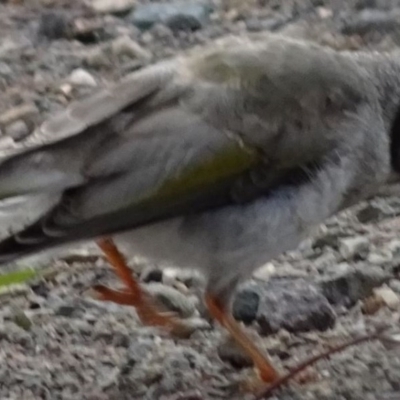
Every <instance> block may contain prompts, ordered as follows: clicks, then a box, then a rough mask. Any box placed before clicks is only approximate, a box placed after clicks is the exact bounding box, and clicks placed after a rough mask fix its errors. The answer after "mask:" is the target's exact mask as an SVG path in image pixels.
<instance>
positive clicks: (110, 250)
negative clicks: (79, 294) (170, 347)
mask: <svg viewBox="0 0 400 400" xmlns="http://www.w3.org/2000/svg"><path fill="white" fill-rule="evenodd" d="M97 244H98V246H99V247H100V249H101V250H102V251H103V253H104V254H105V256H106V258H107V260H108V262H109V263H110V264H111V266H112V267H113V268H114V270H115V272H116V274H117V275H118V277H119V278H120V279H121V281H122V282H123V283H124V285H125V286H126V288H125V289H124V290H121V291H117V290H112V289H110V288H108V287H106V286H103V285H97V286H95V287H93V289H94V290H95V292H96V294H97V298H99V299H101V300H105V301H111V302H114V303H117V304H123V305H131V306H133V307H135V309H136V311H137V314H138V316H139V318H140V319H141V321H142V322H143V323H144V324H145V325H150V326H159V327H163V328H164V329H166V330H168V331H169V332H171V333H172V334H175V335H177V336H188V335H190V333H191V332H192V331H193V328H190V327H189V326H188V325H186V324H185V323H184V322H183V321H181V320H180V319H179V318H178V317H176V316H175V314H173V313H168V312H162V311H160V310H159V308H158V305H157V304H156V301H155V300H154V298H152V297H151V296H150V295H149V294H148V293H147V292H146V291H145V290H144V289H143V288H142V287H141V286H140V284H139V282H137V281H136V280H135V279H134V278H133V276H132V274H131V271H130V269H129V267H128V266H127V263H126V261H125V259H124V257H123V255H122V254H121V253H120V251H119V250H118V248H117V246H116V245H115V243H114V242H113V241H112V240H111V239H108V238H106V239H100V240H98V241H97Z"/></svg>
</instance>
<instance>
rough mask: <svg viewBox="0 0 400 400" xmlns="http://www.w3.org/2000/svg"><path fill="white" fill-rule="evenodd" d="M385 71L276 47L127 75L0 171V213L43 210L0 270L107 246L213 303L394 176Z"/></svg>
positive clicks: (241, 41)
mask: <svg viewBox="0 0 400 400" xmlns="http://www.w3.org/2000/svg"><path fill="white" fill-rule="evenodd" d="M399 72H400V61H398V57H397V55H392V56H390V55H383V54H382V55H380V54H373V55H370V54H367V53H346V52H342V53H340V52H337V51H334V50H332V49H328V48H323V47H320V46H317V45H315V44H311V43H307V42H300V41H295V40H291V39H287V38H282V37H280V36H277V35H263V36H259V35H255V36H254V37H251V38H227V39H224V40H222V41H218V42H216V43H214V44H213V45H210V46H208V47H206V48H202V49H195V50H193V51H190V52H189V53H187V54H184V55H182V56H179V57H177V58H175V59H171V60H168V61H165V62H162V63H159V64H156V65H154V66H151V67H148V68H145V69H143V70H142V71H139V72H135V73H133V74H132V75H130V76H128V77H126V78H124V79H123V80H122V81H121V82H120V83H117V84H116V85H115V86H113V87H110V88H108V89H106V90H104V91H102V92H100V93H98V94H96V95H95V96H93V97H91V98H89V99H86V100H83V101H80V102H78V103H76V104H73V105H71V106H70V107H69V108H68V109H67V110H66V111H65V112H63V113H61V114H60V115H57V116H55V117H54V118H52V119H51V120H49V121H48V122H46V123H45V124H44V125H43V126H42V127H41V128H40V129H39V131H38V135H37V137H36V139H34V140H33V141H32V143H31V144H30V146H29V147H28V149H25V150H23V151H20V152H18V154H14V155H11V156H10V157H9V158H8V159H6V160H4V161H3V162H2V163H1V164H0V198H8V197H13V196H21V195H40V194H46V195H47V196H50V197H54V199H55V202H54V203H52V204H51V206H49V208H48V210H47V211H46V212H45V213H44V215H41V216H40V218H39V217H38V220H37V221H36V222H35V223H33V224H30V225H29V226H27V227H26V228H24V229H22V230H21V231H20V232H18V233H17V234H15V235H11V236H10V237H9V238H7V239H6V240H4V241H3V242H0V261H1V262H8V261H11V260H13V259H15V258H18V257H21V256H23V255H26V254H30V253H32V252H36V251H39V250H43V249H47V248H50V247H53V246H56V245H59V244H64V243H70V242H74V241H77V240H83V239H90V238H95V237H98V236H102V235H110V234H116V237H117V239H118V240H119V241H120V242H125V243H128V244H129V246H128V247H129V248H130V250H131V251H134V252H135V253H137V254H141V255H144V256H146V257H150V258H154V259H156V260H161V261H167V262H170V263H173V264H175V265H177V266H182V267H184V266H189V267H192V268H198V269H200V270H202V271H203V272H205V273H206V274H207V275H208V277H209V282H210V290H214V291H216V292H218V293H219V295H220V296H222V297H226V299H227V300H228V299H229V295H230V293H231V291H232V289H233V287H234V286H235V285H236V284H237V283H238V282H239V281H240V280H241V279H243V278H245V277H246V276H247V275H249V274H250V273H251V272H252V271H253V270H254V269H255V268H257V267H258V266H260V265H261V264H263V263H265V262H267V261H268V260H270V259H271V258H273V257H275V256H277V255H278V254H279V253H280V252H283V251H286V250H289V249H292V248H293V247H295V246H297V245H298V243H299V242H300V241H301V240H302V239H303V238H304V237H305V236H307V235H308V234H310V232H311V231H312V229H313V228H314V227H315V226H317V225H318V224H320V223H321V222H323V221H324V220H325V219H326V218H328V217H329V216H331V215H332V214H334V213H336V212H338V211H340V210H342V209H343V208H346V207H348V206H350V205H352V204H354V203H355V202H357V201H359V200H361V199H365V198H368V197H369V196H372V195H374V194H375V193H377V191H378V190H379V188H381V187H382V185H385V184H386V183H387V182H388V180H389V177H392V176H393V173H395V174H397V173H398V171H397V169H396V165H400V163H399V164H396V162H397V161H396V160H394V156H393V155H395V154H398V149H397V147H398V148H400V145H399V140H397V139H396V138H397V137H398V136H400V135H398V133H397V129H398V128H397V129H395V121H396V116H397V115H398V111H399V103H400V74H399ZM43 137H44V138H46V140H43ZM396 146H397V147H396ZM394 147H396V149H395V150H396V151H394ZM122 232H124V233H123V234H122Z"/></svg>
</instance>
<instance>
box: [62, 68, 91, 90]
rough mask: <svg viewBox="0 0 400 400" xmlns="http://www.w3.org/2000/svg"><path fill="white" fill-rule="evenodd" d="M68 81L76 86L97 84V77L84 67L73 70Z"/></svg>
mask: <svg viewBox="0 0 400 400" xmlns="http://www.w3.org/2000/svg"><path fill="white" fill-rule="evenodd" d="M67 81H68V82H69V83H70V84H72V85H74V86H91V87H95V86H97V82H96V79H95V78H94V77H93V76H92V75H91V74H90V73H89V72H87V71H86V70H84V69H83V68H77V69H75V70H73V71H72V72H71V74H70V75H69V76H68V78H67Z"/></svg>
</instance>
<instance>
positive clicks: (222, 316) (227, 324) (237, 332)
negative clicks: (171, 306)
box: [205, 294, 280, 383]
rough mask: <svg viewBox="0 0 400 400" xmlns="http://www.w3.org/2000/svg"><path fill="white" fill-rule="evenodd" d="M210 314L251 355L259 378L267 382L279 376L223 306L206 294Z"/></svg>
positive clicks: (275, 379)
mask: <svg viewBox="0 0 400 400" xmlns="http://www.w3.org/2000/svg"><path fill="white" fill-rule="evenodd" d="M205 301H206V304H207V307H208V309H209V311H210V314H211V315H212V316H213V317H214V318H215V319H216V320H217V321H218V322H219V323H220V324H221V325H222V326H223V327H224V328H225V329H226V330H227V331H228V332H229V333H230V334H231V335H232V337H233V339H234V340H235V341H236V343H237V344H238V345H239V346H240V347H241V348H242V349H243V350H244V351H245V352H246V353H247V354H248V355H249V356H250V357H251V359H252V360H253V362H254V365H255V367H256V368H257V370H258V372H259V375H260V378H261V379H262V380H263V381H264V382H267V383H273V382H275V381H277V380H278V379H279V378H280V375H279V373H278V372H277V370H276V369H275V368H274V367H273V366H272V364H271V362H270V361H269V360H268V358H267V357H266V356H264V355H263V354H262V353H261V352H260V349H259V348H257V346H255V345H254V343H253V342H252V340H251V339H250V338H249V337H248V336H247V335H246V333H245V332H244V331H243V329H241V327H240V325H239V324H238V323H237V321H235V320H234V319H233V317H232V316H231V315H230V314H229V313H228V312H227V310H226V309H225V307H224V306H223V305H222V304H221V303H220V302H219V301H218V299H216V298H215V297H214V296H212V295H210V294H207V295H206V297H205Z"/></svg>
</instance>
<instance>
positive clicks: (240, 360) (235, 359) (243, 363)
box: [218, 336, 253, 368]
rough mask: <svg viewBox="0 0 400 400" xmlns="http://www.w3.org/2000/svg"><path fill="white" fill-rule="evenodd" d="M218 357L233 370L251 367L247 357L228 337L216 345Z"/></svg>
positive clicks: (251, 362) (251, 363)
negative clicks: (233, 368)
mask: <svg viewBox="0 0 400 400" xmlns="http://www.w3.org/2000/svg"><path fill="white" fill-rule="evenodd" d="M218 356H219V358H220V359H221V360H222V361H224V362H228V363H229V364H231V365H232V366H233V367H235V368H246V367H251V366H252V365H253V361H252V360H251V358H250V357H249V355H248V354H247V353H244V352H243V350H242V349H241V348H239V346H238V345H237V344H236V342H235V341H234V340H233V339H232V338H231V337H230V336H227V337H226V338H225V339H224V340H223V341H222V342H221V343H220V344H219V345H218Z"/></svg>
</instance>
